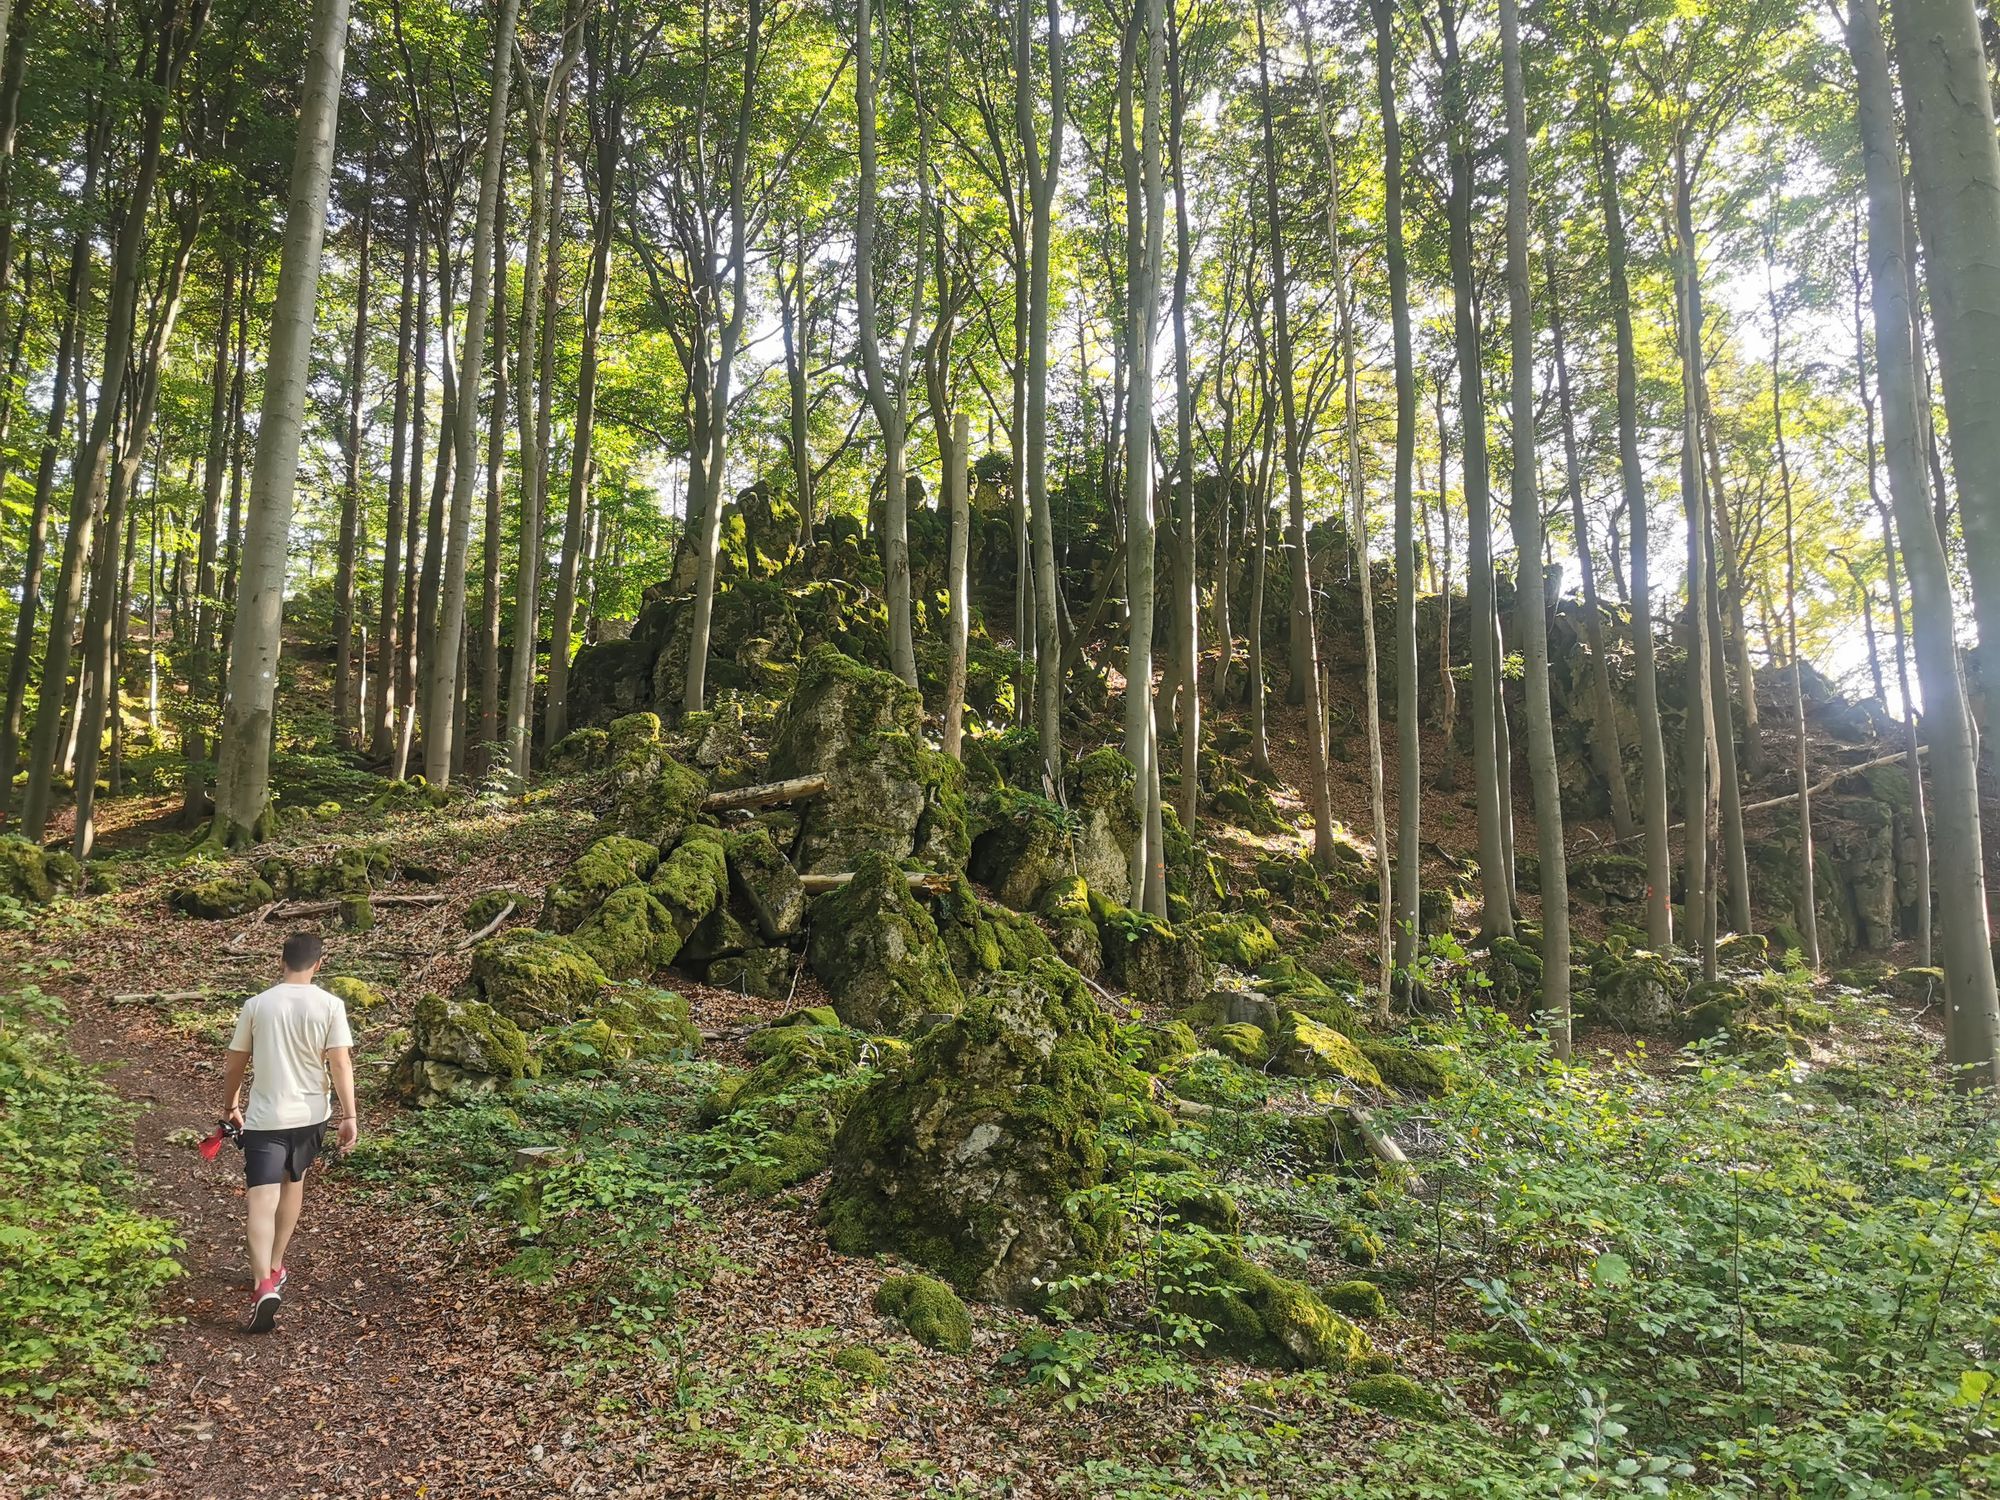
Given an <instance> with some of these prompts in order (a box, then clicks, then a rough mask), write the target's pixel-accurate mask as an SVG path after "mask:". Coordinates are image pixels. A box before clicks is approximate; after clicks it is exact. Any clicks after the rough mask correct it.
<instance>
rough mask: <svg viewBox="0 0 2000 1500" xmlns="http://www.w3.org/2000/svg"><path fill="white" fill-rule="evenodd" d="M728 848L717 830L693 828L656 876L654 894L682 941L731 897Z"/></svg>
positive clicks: (662, 863) (710, 955) (677, 845)
mask: <svg viewBox="0 0 2000 1500" xmlns="http://www.w3.org/2000/svg"><path fill="white" fill-rule="evenodd" d="M727 847H728V846H727V843H726V841H725V839H724V836H723V835H722V834H720V833H718V832H717V831H716V830H715V829H713V828H703V827H700V826H696V827H694V828H690V829H688V830H687V832H686V833H685V834H683V835H682V836H681V840H680V842H679V843H678V844H676V845H674V849H673V852H672V853H671V854H669V855H668V856H667V857H666V859H665V860H664V861H662V862H661V864H660V868H659V870H658V871H657V872H656V873H655V874H654V876H653V881H652V886H651V889H652V893H653V895H654V897H655V898H657V899H658V901H659V903H660V905H662V906H663V907H665V908H666V909H667V911H668V912H669V913H670V914H671V915H672V917H673V920H674V927H675V929H676V930H677V931H678V932H679V933H680V935H681V936H682V937H683V938H690V937H692V936H693V934H694V932H695V930H696V929H697V928H698V927H700V926H701V924H702V923H703V922H705V921H706V920H707V919H708V917H709V916H710V914H711V913H713V912H715V911H716V910H718V909H719V908H720V907H721V906H722V905H723V903H724V902H725V901H726V900H727V898H728V896H729V863H728V856H727V853H726V851H727ZM708 956H709V957H714V956H715V955H714V954H713V953H710V954H709V955H708Z"/></svg>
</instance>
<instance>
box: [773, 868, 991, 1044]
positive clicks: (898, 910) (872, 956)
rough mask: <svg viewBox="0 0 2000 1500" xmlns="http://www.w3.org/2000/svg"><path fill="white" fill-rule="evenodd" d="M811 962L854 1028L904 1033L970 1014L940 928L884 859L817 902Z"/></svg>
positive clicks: (899, 873)
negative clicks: (936, 1019)
mask: <svg viewBox="0 0 2000 1500" xmlns="http://www.w3.org/2000/svg"><path fill="white" fill-rule="evenodd" d="M806 961H807V963H809V964H810V965H811V966H812V971H813V974H814V975H815V976H816V977H817V978H818V979H819V982H820V983H821V984H822V985H824V986H825V987H826V992H827V994H828V995H829V996H831V997H832V1000H833V1005H834V1009H835V1010H837V1011H838V1012H839V1013H840V1018H841V1020H843V1021H845V1022H846V1023H847V1024H848V1025H850V1026H855V1027H859V1028H860V1029H861V1030H863V1031H870V1032H890V1033H895V1032H900V1031H903V1030H906V1029H907V1028H908V1027H910V1026H911V1025H912V1024H913V1023H915V1022H916V1021H917V1020H918V1019H919V1018H920V1017H923V1016H930V1015H940V1014H949V1013H952V1012H956V1011H959V1010H962V1009H963V1008H964V1005H965V995H964V992H963V991H962V990H961V988H960V986H959V982H958V979H957V976H956V975H955V974H954V973H953V972H952V964H951V956H950V954H949V953H948V952H947V951H946V949H945V946H944V943H943V941H942V940H941V939H940V938H939V936H938V930H937V924H936V922H934V921H933V920H932V919H931V914H930V913H929V912H928V911H927V910H925V908H924V905H923V903H922V902H921V901H919V900H918V899H917V898H916V896H915V895H914V894H912V892H911V890H910V886H909V882H908V881H907V880H905V879H904V877H903V872H902V870H901V869H900V868H898V867H897V866H896V865H895V864H893V863H891V862H890V860H889V859H888V858H887V857H886V856H884V855H881V854H876V853H868V854H864V855H862V856H861V859H860V861H859V862H858V863H857V865H856V867H855V871H854V879H853V880H851V881H849V882H848V883H847V884H846V885H844V886H839V887H837V888H835V889H834V890H831V891H828V892H827V893H826V894H825V895H823V896H821V897H820V898H819V899H818V900H817V901H815V902H814V903H813V908H812V937H811V939H810V941H809V942H808V945H807V947H806Z"/></svg>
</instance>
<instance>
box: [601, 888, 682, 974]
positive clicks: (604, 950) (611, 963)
mask: <svg viewBox="0 0 2000 1500" xmlns="http://www.w3.org/2000/svg"><path fill="white" fill-rule="evenodd" d="M575 940H576V946H577V947H578V948H580V949H582V950H583V951H584V952H585V953H587V954H589V955H590V956H591V957H592V958H593V959H595V960H596V961H597V966H598V968H600V969H602V970H603V971H604V974H605V976H606V977H607V978H610V979H645V978H647V977H648V976H650V975H651V974H652V973H653V971H654V970H656V969H664V968H665V967H666V966H667V965H668V964H670V963H672V962H673V961H674V955H675V954H677V953H679V952H680V949H681V934H680V931H679V929H678V928H677V927H676V926H675V923H674V918H673V914H672V913H671V912H669V911H668V910H667V908H666V907H665V906H663V905H661V904H660V902H658V901H657V900H655V899H654V897H653V893H652V892H651V891H650V890H649V889H647V888H646V887H645V886H643V885H628V886H625V887H623V888H622V889H619V890H615V891H613V892H612V893H611V894H610V895H608V896H606V897H605V898H604V900H603V901H602V902H601V903H600V904H599V905H598V908H597V910H596V911H594V912H592V913H591V914H590V917H589V920H587V921H586V922H585V923H584V924H583V925H582V926H581V927H579V928H577V929H576V933H575Z"/></svg>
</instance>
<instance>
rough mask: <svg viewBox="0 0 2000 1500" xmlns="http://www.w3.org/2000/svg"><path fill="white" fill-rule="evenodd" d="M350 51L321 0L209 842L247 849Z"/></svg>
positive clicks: (339, 14) (262, 798)
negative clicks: (342, 90)
mask: <svg viewBox="0 0 2000 1500" xmlns="http://www.w3.org/2000/svg"><path fill="white" fill-rule="evenodd" d="M346 51H347V0H314V5H313V19H312V31H311V42H310V50H309V51H308V53H307V58H306V77H305V89H304V94H303V98H302V102H301V103H300V106H299V125H298V147H297V150H296V153H295V155H294V156H293V159H292V185H291V197H290V202H289V205H288V207H287V209H286V212H285V243H284V250H283V252H282V255H281V257H280V260H279V269H278V296H277V302H276V305H275V306H274V308H273V310H272V320H271V342H270V356H269V358H268V360H267V361H266V364H265V371H264V405H263V412H262V417H261V420H260V421H259V423H258V427H257V468H256V473H255V475H254V477H253V478H252V480H251V487H252V493H251V503H250V515H249V530H248V533H247V535H246V536H245V539H244V546H243V578H242V584H243V588H242V597H241V602H240V603H239V606H238V611H237V619H236V637H235V641H234V643H233V645H232V648H231V651H230V660H229V694H228V698H227V700H226V701H225V703H224V706H223V721H222V746H221V750H220V752H219V754H218V758H217V759H218V764H217V770H218V775H217V783H216V794H215V826H214V828H213V830H212V831H211V833H210V837H211V838H213V839H215V840H216V841H217V842H220V843H224V844H228V845H236V844H240V843H245V842H248V841H250V840H251V839H252V838H254V837H255V830H256V829H257V828H258V826H259V825H260V824H261V823H262V822H263V821H264V816H265V811H266V809H267V808H268V807H269V805H270V769H271V734H272V727H273V716H274V694H275V691H276V688H277V681H278V650H279V625H280V621H281V617H282V615H283V611H284V595H285V550H286V544H287V541H288V539H289V536H290V532H291V525H292V487H293V484H294V483H295V481H296V477H297V475H298V468H299V435H300V428H301V426H302V424H303V420H304V417H305V401H306V376H307V366H308V362H309V356H310V354H311V352H312V329H313V311H314V304H315V302H316V301H317V297H318V292H319V270H320V251H321V247H322V244H323V242H324V239H325V234H326V204H327V193H328V189H329V188H330V186H331V184H332V176H333V144H334V129H335V126H336V124H337V122H338V119H339V111H340V78H341V71H342V67H343V64H344V63H345V61H346Z"/></svg>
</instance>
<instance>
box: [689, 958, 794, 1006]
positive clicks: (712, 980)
mask: <svg viewBox="0 0 2000 1500" xmlns="http://www.w3.org/2000/svg"><path fill="white" fill-rule="evenodd" d="M797 970H798V955H797V954H796V953H794V952H793V951H792V950H791V949H790V948H747V949H745V950H744V951H743V952H741V953H727V954H724V955H723V956H722V957H720V958H718V959H715V960H714V961H713V962H711V963H710V964H709V965H708V966H707V968H705V969H704V970H703V971H702V979H703V980H704V981H706V982H707V983H709V984H712V985H714V986H715V987H716V988H717V989H722V990H734V991H735V992H736V993H737V994H739V995H756V996H758V997H759V998H761V999H765V1000H782V999H783V998H784V997H785V996H786V995H788V994H790V993H791V990H792V976H793V975H794V974H795V973H796V972H797Z"/></svg>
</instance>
